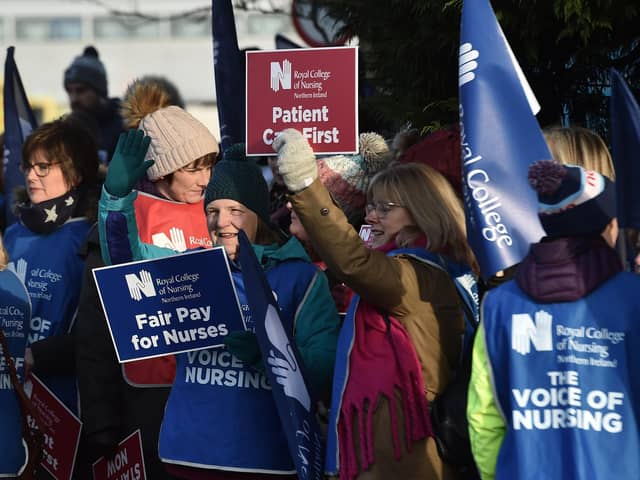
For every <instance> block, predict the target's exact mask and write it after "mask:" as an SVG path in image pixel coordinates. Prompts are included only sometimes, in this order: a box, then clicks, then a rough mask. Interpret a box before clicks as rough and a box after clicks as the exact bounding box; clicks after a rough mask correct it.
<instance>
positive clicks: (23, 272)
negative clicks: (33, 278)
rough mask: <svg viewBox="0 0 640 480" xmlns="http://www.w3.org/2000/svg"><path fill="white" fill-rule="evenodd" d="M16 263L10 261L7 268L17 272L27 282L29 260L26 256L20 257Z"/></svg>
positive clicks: (21, 279) (22, 280)
mask: <svg viewBox="0 0 640 480" xmlns="http://www.w3.org/2000/svg"><path fill="white" fill-rule="evenodd" d="M16 264H17V265H16ZM16 264H14V263H13V262H9V264H8V265H7V268H8V269H9V270H11V271H12V272H13V273H15V274H16V275H17V276H18V278H19V279H20V281H21V282H22V283H25V281H26V279H27V261H26V260H25V259H24V258H19V259H18V261H17V262H16Z"/></svg>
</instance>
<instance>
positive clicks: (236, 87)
mask: <svg viewBox="0 0 640 480" xmlns="http://www.w3.org/2000/svg"><path fill="white" fill-rule="evenodd" d="M211 8H212V10H213V14H212V16H211V22H212V23H211V31H212V32H213V70H214V76H215V82H216V101H217V103H218V121H219V123H220V137H221V138H220V142H221V143H222V151H225V150H226V149H227V148H229V147H230V146H231V145H233V144H234V143H241V142H244V141H245V110H246V99H245V71H244V61H243V58H242V54H241V53H240V49H239V48H238V36H237V34H236V24H235V20H234V17H233V5H232V4H231V0H211Z"/></svg>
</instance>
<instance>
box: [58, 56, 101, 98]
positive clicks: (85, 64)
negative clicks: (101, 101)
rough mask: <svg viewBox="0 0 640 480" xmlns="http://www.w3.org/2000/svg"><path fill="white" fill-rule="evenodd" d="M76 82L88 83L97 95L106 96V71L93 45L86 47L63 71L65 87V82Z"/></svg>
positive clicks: (65, 84)
mask: <svg viewBox="0 0 640 480" xmlns="http://www.w3.org/2000/svg"><path fill="white" fill-rule="evenodd" d="M76 82H77V83H84V84H86V85H89V86H90V87H91V88H93V89H94V90H95V91H96V92H98V95H100V96H101V97H103V98H106V97H107V72H106V70H105V68H104V65H103V64H102V62H101V61H100V58H99V56H98V51H97V50H96V49H95V47H92V46H88V47H86V48H85V49H84V51H83V52H82V55H80V56H78V57H76V58H74V59H73V62H71V65H69V68H67V69H66V70H65V71H64V86H65V88H66V86H67V84H69V83H76Z"/></svg>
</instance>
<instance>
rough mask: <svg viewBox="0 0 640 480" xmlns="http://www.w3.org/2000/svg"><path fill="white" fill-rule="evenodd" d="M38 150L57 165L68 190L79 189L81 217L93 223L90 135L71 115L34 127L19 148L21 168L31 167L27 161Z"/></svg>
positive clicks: (94, 170)
mask: <svg viewBox="0 0 640 480" xmlns="http://www.w3.org/2000/svg"><path fill="white" fill-rule="evenodd" d="M37 151H42V152H43V153H44V154H45V155H46V157H47V158H48V160H49V161H50V162H51V163H59V164H60V169H61V170H62V176H63V178H64V180H65V182H66V183H67V185H68V186H69V188H70V189H71V188H75V187H83V189H82V191H83V195H85V198H83V199H81V201H82V204H83V205H84V207H85V208H84V212H81V215H84V216H86V217H88V219H89V220H95V218H96V217H97V209H98V207H97V201H98V193H97V190H98V166H99V164H100V159H99V157H98V146H97V145H96V142H95V140H94V138H93V135H92V134H91V132H90V131H89V130H87V129H86V128H85V127H84V125H83V124H82V123H81V122H80V120H79V118H77V117H76V116H74V115H66V116H63V117H60V118H59V119H57V120H54V121H52V122H49V123H45V124H43V125H41V126H39V127H38V128H36V129H35V130H34V131H33V132H32V133H31V134H30V135H29V136H28V137H27V139H26V140H25V142H24V144H23V145H22V159H21V162H20V163H21V166H22V168H23V169H25V170H26V169H27V168H29V167H30V166H31V158H32V157H33V155H34V154H35V153H36V152H37Z"/></svg>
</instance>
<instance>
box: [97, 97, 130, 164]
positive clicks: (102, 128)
mask: <svg viewBox="0 0 640 480" xmlns="http://www.w3.org/2000/svg"><path fill="white" fill-rule="evenodd" d="M107 102H108V103H107V105H106V106H105V108H103V109H101V110H99V111H98V112H96V114H95V119H96V123H97V126H98V132H97V138H96V140H97V143H98V148H99V150H100V151H101V152H104V154H106V158H105V159H104V160H105V161H107V162H109V161H111V157H112V156H113V152H114V151H115V149H116V145H117V144H118V137H120V133H122V132H124V131H125V128H124V120H123V119H122V115H121V114H120V99H118V98H109V99H108V101H107ZM101 155H102V153H101Z"/></svg>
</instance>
